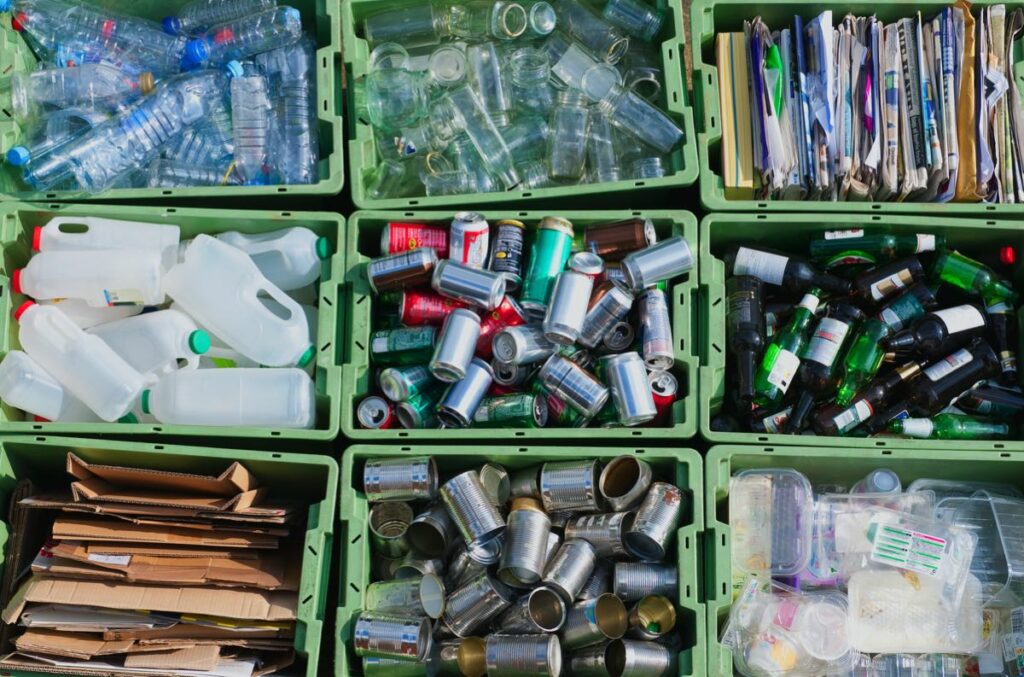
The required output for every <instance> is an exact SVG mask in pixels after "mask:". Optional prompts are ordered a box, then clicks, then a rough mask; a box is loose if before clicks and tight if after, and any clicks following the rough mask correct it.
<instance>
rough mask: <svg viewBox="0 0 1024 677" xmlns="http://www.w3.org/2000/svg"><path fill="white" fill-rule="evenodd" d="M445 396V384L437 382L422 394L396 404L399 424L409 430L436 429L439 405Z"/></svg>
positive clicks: (419, 393)
mask: <svg viewBox="0 0 1024 677" xmlns="http://www.w3.org/2000/svg"><path fill="white" fill-rule="evenodd" d="M443 394H444V388H443V384H441V383H439V382H438V381H436V380H435V381H434V382H433V383H432V384H431V385H429V386H427V388H426V389H425V390H423V391H422V392H418V393H416V394H415V395H412V396H411V397H409V398H408V399H407V400H404V401H402V402H398V403H396V404H395V416H396V417H397V418H398V422H399V424H401V426H402V427H403V428H406V429H407V430H423V429H425V428H436V427H437V424H438V419H437V403H438V401H439V400H440V399H441V395H443Z"/></svg>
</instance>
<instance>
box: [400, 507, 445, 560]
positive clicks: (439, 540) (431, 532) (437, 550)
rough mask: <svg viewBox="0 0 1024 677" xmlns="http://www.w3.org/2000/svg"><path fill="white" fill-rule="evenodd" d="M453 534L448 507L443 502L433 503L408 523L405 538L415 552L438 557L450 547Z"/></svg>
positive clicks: (443, 554) (442, 555)
mask: <svg viewBox="0 0 1024 677" xmlns="http://www.w3.org/2000/svg"><path fill="white" fill-rule="evenodd" d="M455 534H456V530H455V523H454V522H452V518H451V516H450V515H449V514H448V509H447V508H446V507H444V504H443V503H434V504H433V505H431V506H430V507H429V508H427V509H426V510H424V511H423V512H421V513H420V514H419V515H416V517H415V519H413V521H412V522H410V523H409V530H408V532H406V538H407V539H408V540H409V546H410V547H411V548H412V549H413V550H414V551H415V552H417V553H419V554H420V555H423V556H425V557H432V558H438V557H444V556H445V555H446V554H447V553H448V551H449V550H450V549H451V545H452V543H453V542H454V536H455Z"/></svg>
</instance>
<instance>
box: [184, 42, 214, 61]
mask: <svg viewBox="0 0 1024 677" xmlns="http://www.w3.org/2000/svg"><path fill="white" fill-rule="evenodd" d="M209 56H210V48H209V47H208V46H207V44H206V40H204V39H203V38H194V39H192V40H189V41H188V42H187V43H185V59H186V60H187V61H190V62H192V63H195V64H200V63H202V62H204V61H206V59H207V58H208V57H209Z"/></svg>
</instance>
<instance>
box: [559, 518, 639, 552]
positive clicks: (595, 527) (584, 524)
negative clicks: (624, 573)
mask: <svg viewBox="0 0 1024 677" xmlns="http://www.w3.org/2000/svg"><path fill="white" fill-rule="evenodd" d="M635 516H636V514H635V513H633V512H606V513H601V514H598V515H580V516H578V517H574V518H573V519H571V520H569V523H568V524H566V525H565V537H566V539H570V538H572V539H579V540H584V541H587V542H589V543H590V544H591V545H593V546H594V552H596V553H597V556H598V557H624V556H626V555H628V554H629V553H628V552H626V546H625V545H623V543H622V538H623V536H624V535H625V533H626V531H627V530H628V529H629V528H630V526H632V524H633V519H634V517H635Z"/></svg>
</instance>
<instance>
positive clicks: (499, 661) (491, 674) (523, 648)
mask: <svg viewBox="0 0 1024 677" xmlns="http://www.w3.org/2000/svg"><path fill="white" fill-rule="evenodd" d="M485 643H486V655H487V675H488V677H552V676H554V675H561V674H562V647H561V645H560V644H559V642H558V636H557V635H548V634H543V633H536V634H530V635H488V636H487V638H486V640H485Z"/></svg>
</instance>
